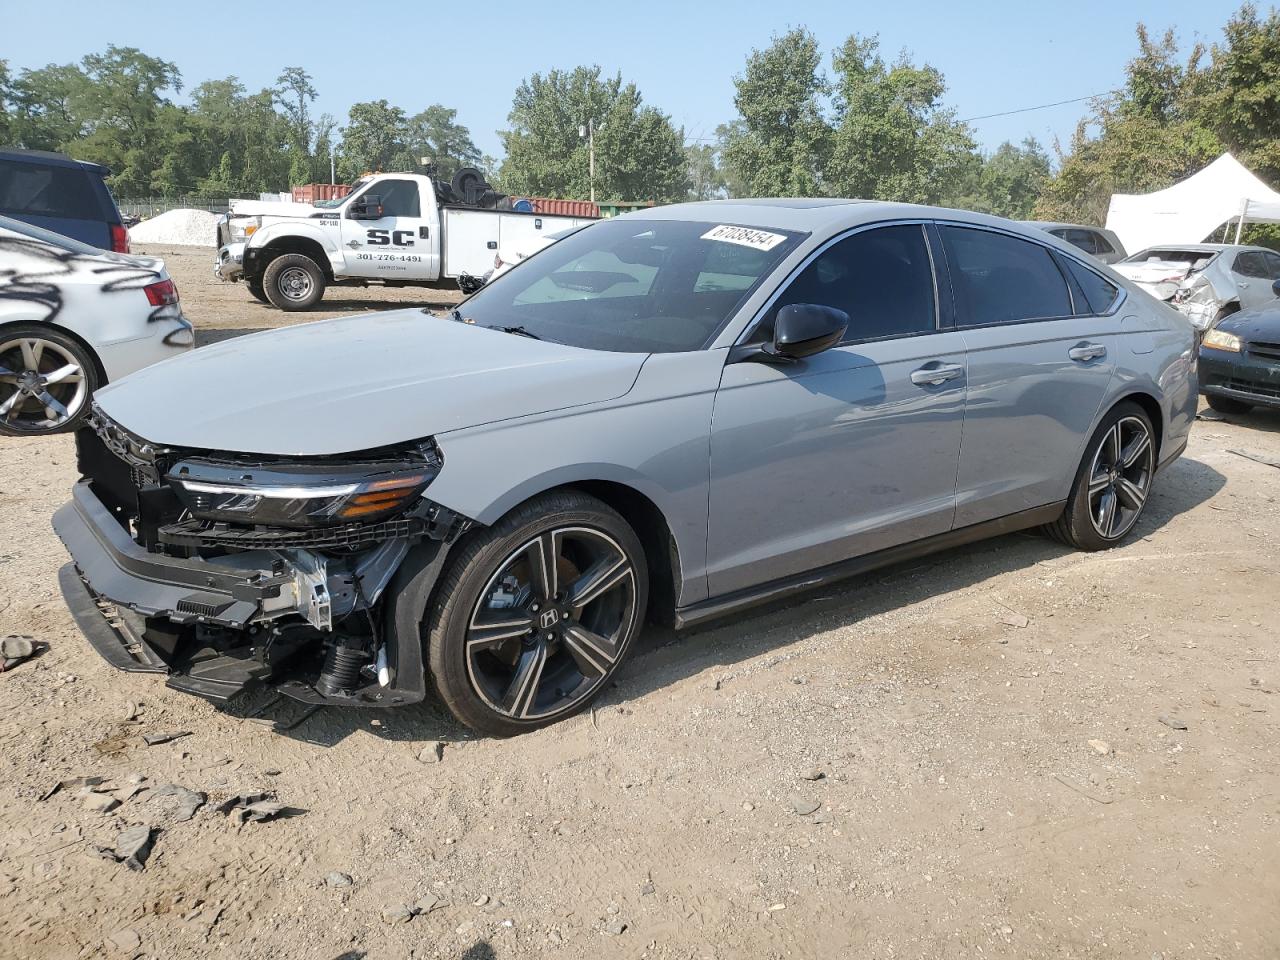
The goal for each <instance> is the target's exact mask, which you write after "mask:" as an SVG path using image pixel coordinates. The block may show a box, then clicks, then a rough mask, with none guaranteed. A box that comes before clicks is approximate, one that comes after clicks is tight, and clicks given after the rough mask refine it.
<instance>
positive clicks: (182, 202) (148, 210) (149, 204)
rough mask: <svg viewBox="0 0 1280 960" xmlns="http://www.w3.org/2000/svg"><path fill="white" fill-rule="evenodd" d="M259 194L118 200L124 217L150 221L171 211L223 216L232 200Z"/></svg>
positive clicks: (249, 198) (247, 198)
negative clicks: (207, 212) (199, 211)
mask: <svg viewBox="0 0 1280 960" xmlns="http://www.w3.org/2000/svg"><path fill="white" fill-rule="evenodd" d="M257 199H259V198H258V196H257V194H255V195H253V196H251V197H250V196H240V197H192V196H182V197H138V198H135V199H117V200H116V206H118V207H119V208H120V215H121V216H122V217H136V218H137V219H139V220H150V219H151V218H152V217H156V216H159V215H160V214H162V213H167V212H168V211H170V210H207V211H209V213H217V214H223V213H226V212H227V206H228V205H229V204H230V203H231V201H232V200H257Z"/></svg>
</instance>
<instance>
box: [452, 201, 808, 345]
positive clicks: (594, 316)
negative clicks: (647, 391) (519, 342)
mask: <svg viewBox="0 0 1280 960" xmlns="http://www.w3.org/2000/svg"><path fill="white" fill-rule="evenodd" d="M801 236H802V234H797V233H789V232H786V231H782V230H773V229H768V230H766V229H764V228H760V227H742V226H737V225H731V224H716V223H700V222H692V221H688V220H638V219H636V220H633V219H629V218H622V219H618V220H602V221H600V222H598V223H594V224H592V225H591V226H589V227H587V228H585V229H583V230H581V231H578V232H577V233H574V234H573V235H571V236H568V237H565V238H564V239H563V240H560V241H559V242H557V243H554V244H552V245H551V246H549V247H547V248H546V249H545V250H542V251H540V252H539V253H538V255H537V256H536V257H533V258H531V259H530V260H528V261H526V262H525V263H523V264H522V265H521V267H520V269H519V270H512V271H511V272H509V273H506V274H503V275H502V276H500V277H498V278H497V279H495V280H493V281H492V282H491V283H490V284H488V285H487V286H485V287H483V288H481V289H480V290H479V291H478V292H477V293H476V294H475V295H474V296H472V297H471V299H469V300H467V301H466V302H465V303H464V304H463V305H462V306H461V307H460V311H459V312H460V315H461V317H462V318H463V319H464V320H465V321H466V322H468V323H475V324H478V325H481V326H486V327H496V328H499V329H511V328H516V327H518V328H520V332H521V333H525V334H528V335H531V336H535V337H538V338H539V339H542V340H554V341H556V342H557V343H566V344H569V345H571V346H575V347H586V348H588V349H592V350H611V351H619V352H636V353H677V352H681V351H686V350H698V349H700V348H702V347H704V346H705V345H706V344H707V343H708V342H710V340H711V339H712V337H714V336H715V334H716V333H717V332H719V330H720V328H721V327H722V326H723V325H724V323H725V321H727V320H728V319H729V318H730V317H731V316H732V315H733V313H734V311H736V310H737V308H738V306H739V305H740V304H741V303H742V302H743V301H744V300H745V299H746V298H747V296H748V295H749V294H750V293H751V291H753V290H754V289H755V288H756V286H757V285H758V284H759V283H760V281H761V280H763V279H764V278H765V277H766V276H767V275H768V274H769V273H770V272H771V271H772V270H773V269H774V267H776V266H777V265H778V263H780V262H781V260H782V258H783V257H784V256H786V254H787V253H788V252H789V251H790V250H792V249H793V248H794V247H795V245H796V244H797V243H798V242H799V241H800V239H801Z"/></svg>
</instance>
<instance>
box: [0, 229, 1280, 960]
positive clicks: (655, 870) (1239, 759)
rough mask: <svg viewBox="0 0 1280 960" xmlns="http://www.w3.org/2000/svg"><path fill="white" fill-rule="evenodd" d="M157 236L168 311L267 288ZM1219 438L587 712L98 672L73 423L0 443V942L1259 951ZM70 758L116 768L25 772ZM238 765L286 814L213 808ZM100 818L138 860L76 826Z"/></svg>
mask: <svg viewBox="0 0 1280 960" xmlns="http://www.w3.org/2000/svg"><path fill="white" fill-rule="evenodd" d="M169 261H170V264H171V267H172V269H173V272H174V274H175V276H176V277H177V279H178V283H179V287H180V289H181V292H182V296H183V300H184V303H186V305H187V311H188V313H189V315H191V316H192V318H193V319H194V320H195V321H196V323H197V324H198V326H199V327H200V330H201V335H202V340H207V339H209V338H210V336H211V335H213V336H219V335H221V336H225V335H227V334H226V331H243V330H248V329H257V328H259V327H267V326H271V325H274V324H275V323H277V322H279V321H281V320H282V319H284V318H283V316H282V315H281V314H280V313H278V312H277V311H274V310H270V309H268V308H265V307H261V306H259V305H258V304H256V303H254V302H252V301H251V300H250V299H249V296H248V293H247V292H246V291H244V290H243V288H239V287H236V288H228V287H224V286H221V285H217V284H216V282H215V281H214V280H213V279H212V277H211V276H209V275H208V255H207V254H206V253H204V252H203V251H200V252H192V251H181V254H180V255H178V256H173V255H170V256H169ZM378 293H379V294H380V293H381V292H380V291H379V292H378ZM421 299H422V298H421V296H420V295H419V294H417V292H416V291H403V292H397V293H396V300H397V302H401V301H411V302H420V301H421ZM340 302H341V306H342V309H343V310H350V309H358V308H359V306H361V305H368V304H371V303H376V305H377V306H385V305H386V303H385V302H383V301H375V300H373V299H371V298H370V295H369V293H367V292H363V293H362V292H355V291H353V292H349V293H345V294H343V295H342V300H341V301H340ZM291 319H292V318H291ZM1233 450H1236V451H1244V452H1246V453H1254V454H1259V455H1262V456H1266V457H1270V458H1273V459H1280V416H1277V415H1272V414H1255V415H1251V416H1248V417H1242V418H1238V419H1234V420H1233V421H1232V422H1223V421H1220V420H1214V421H1203V422H1198V423H1197V424H1196V427H1195V431H1194V434H1193V436H1192V440H1191V444H1190V447H1189V449H1188V450H1187V453H1186V455H1185V456H1184V457H1183V458H1182V459H1181V460H1180V461H1178V462H1177V463H1176V464H1175V465H1174V466H1173V467H1171V468H1170V469H1169V470H1168V471H1167V472H1166V473H1165V474H1163V475H1162V476H1161V477H1160V478H1159V480H1158V482H1157V484H1156V488H1155V493H1154V494H1153V499H1152V500H1151V502H1150V504H1149V508H1148V510H1147V513H1146V515H1145V517H1144V518H1143V520H1142V523H1141V524H1140V526H1139V528H1138V530H1137V531H1136V533H1135V535H1134V536H1133V537H1132V538H1131V540H1130V542H1128V543H1127V544H1126V545H1125V546H1123V547H1122V548H1120V549H1117V550H1114V551H1110V552H1107V553H1102V554H1080V553H1073V552H1070V551H1068V550H1066V549H1065V548H1063V547H1061V546H1058V545H1057V544H1055V543H1052V542H1050V541H1049V540H1046V539H1042V538H1040V537H1038V536H1034V535H1018V536H1009V537H1004V538H1001V539H998V540H992V541H988V542H985V543H981V544H977V545H975V546H971V547H966V548H964V549H960V550H955V551H952V552H949V553H946V554H941V555H938V556H935V557H932V558H929V559H927V560H925V561H918V562H915V563H913V564H909V565H905V566H899V567H896V568H893V569H890V570H886V571H883V572H881V573H878V574H874V575H870V576H868V577H865V578H863V579H861V580H856V581H852V582H850V583H848V584H845V585H842V586H838V587H835V588H830V589H826V590H823V591H821V592H819V593H815V594H812V595H810V596H808V597H806V598H803V599H801V600H799V601H797V602H794V603H791V604H788V605H785V606H779V607H775V608H771V609H766V610H764V611H762V612H755V613H752V614H750V615H748V616H744V617H742V618H740V619H737V620H734V621H730V622H728V623H725V624H722V625H720V626H717V627H713V628H711V629H705V630H701V631H698V632H692V633H687V634H682V635H674V634H671V633H668V632H664V631H658V630H651V631H650V632H649V633H647V634H646V635H645V636H644V637H643V638H642V641H641V643H640V644H639V645H638V648H637V649H635V650H634V651H633V656H632V658H631V659H630V662H629V663H628V664H627V665H626V667H625V668H624V669H623V671H622V673H621V675H620V677H619V679H618V682H617V684H616V686H615V687H614V688H613V689H612V690H610V691H609V692H608V694H607V695H606V696H605V697H604V698H603V700H602V701H600V703H599V706H598V708H597V709H596V710H594V711H593V712H592V713H591V714H589V715H584V716H580V717H577V718H574V719H571V720H569V721H567V722H564V723H561V724H558V725H556V726H553V727H551V728H549V729H547V730H544V731H541V732H538V733H534V734H531V735H528V736H524V737H521V738H519V739H516V740H507V741H500V740H486V739H477V738H474V737H472V736H470V735H468V733H467V732H466V731H465V730H464V729H462V728H460V727H459V726H458V725H457V724H455V723H453V722H452V721H451V720H450V719H449V718H448V716H447V714H446V713H445V712H444V710H443V709H442V708H440V707H439V706H437V705H436V704H434V703H433V702H428V703H426V704H424V705H421V706H419V707H414V708H409V709H404V710H401V711H398V712H397V711H389V712H377V711H372V710H359V711H340V710H334V709H329V710H326V711H323V712H321V713H319V714H316V715H314V716H312V717H310V718H308V719H305V720H304V721H303V722H302V723H300V724H299V725H298V726H296V727H295V728H293V729H291V730H288V731H284V732H274V731H273V729H272V728H271V727H270V726H267V725H264V724H263V723H262V722H261V721H262V720H264V719H265V720H271V719H277V720H280V721H282V722H283V723H284V724H287V723H288V722H290V721H291V720H294V719H296V718H297V717H298V716H299V714H300V710H299V709H298V708H296V707H291V706H276V707H270V708H268V709H267V710H266V711H265V714H264V716H263V717H257V718H254V717H250V716H248V714H250V713H252V712H254V710H255V709H256V708H259V707H261V706H262V704H263V703H264V702H265V700H260V701H253V702H251V703H249V704H242V705H237V706H236V708H235V709H234V710H228V711H220V710H217V709H215V708H214V707H212V706H210V705H208V704H206V703H204V702H203V701H200V700H197V699H194V698H191V697H188V696H184V695H180V694H177V693H175V692H172V691H168V690H166V689H165V688H164V686H163V684H162V682H160V681H159V680H158V679H157V678H155V677H151V676H146V675H139V674H122V673H118V672H115V671H114V670H112V669H111V668H109V667H108V666H107V665H106V664H105V663H104V662H103V661H102V660H101V659H100V658H99V657H98V656H97V655H96V654H95V653H93V652H92V650H91V649H90V648H89V646H88V644H87V643H86V641H84V640H83V639H82V638H81V636H80V635H79V634H78V633H77V631H76V629H75V627H74V626H73V624H72V621H71V619H70V617H69V616H68V614H67V612H66V611H65V609H64V608H63V604H62V601H61V599H60V597H59V595H58V590H57V584H56V579H55V574H56V572H57V569H58V567H59V566H60V565H61V564H63V563H64V562H65V561H66V556H65V554H64V552H63V549H62V547H61V545H60V544H59V542H58V540H57V538H56V537H55V536H54V534H53V532H52V531H51V530H50V527H49V518H50V515H51V514H52V512H53V510H54V509H55V508H56V507H57V506H58V505H59V504H60V503H61V502H63V501H64V500H65V498H66V496H67V489H68V487H69V486H70V484H71V483H72V481H73V479H74V475H75V469H74V458H73V450H72V444H71V441H70V440H69V439H68V438H65V437H64V438H57V439H53V440H41V441H13V440H5V441H0V492H2V499H0V634H5V633H26V634H32V635H34V636H35V637H36V638H37V639H39V640H42V641H44V642H46V643H48V645H49V649H48V651H47V652H46V653H45V654H44V655H43V656H41V657H40V658H39V659H37V660H35V661H32V662H28V663H25V664H23V665H21V666H19V667H17V668H16V669H15V670H13V671H12V672H9V673H6V674H4V675H3V676H0V709H2V710H3V715H4V717H5V723H4V724H3V727H0V789H2V791H3V792H2V793H0V796H2V797H3V803H2V804H0V956H3V957H21V958H25V960H36V958H75V957H111V958H117V957H148V958H164V960H168V958H197V957H199V958H205V957H213V958H227V960H232V958H236V960H239V958H265V957H272V958H295V957H296V958H320V960H338V958H343V960H354V958H365V957H367V958H370V960H381V958H404V957H449V958H457V957H463V958H468V960H484V958H524V957H556V958H562V957H563V958H571V960H576V958H598V957H607V958H613V957H622V958H642V957H643V958H702V957H709V958H722V960H726V958H783V957H796V958H802V957H821V958H859V960H863V958H924V957H928V958H933V957H939V958H962V957H964V958H1004V957H1009V958H1015V957H1016V958H1055V960H1057V958H1112V957H1114V958H1139V960H1147V958H1155V960H1172V958H1179V960H1181V958H1215V957H1220V958H1259V960H1262V958H1275V957H1277V956H1280V763H1278V760H1280V699H1277V690H1280V666H1278V665H1277V664H1278V663H1280V640H1278V638H1277V617H1276V613H1275V598H1276V596H1277V594H1278V593H1280V574H1278V573H1277V570H1278V569H1280V567H1278V562H1280V507H1278V506H1277V502H1276V495H1277V481H1280V470H1277V469H1276V468H1275V467H1273V466H1268V465H1265V464H1263V463H1259V462H1256V461H1254V460H1250V459H1247V458H1245V457H1243V456H1240V455H1238V454H1236V453H1232V452H1230V451H1233ZM1023 618H1025V620H1024V619H1023ZM1024 623H1025V625H1020V624H1024ZM131 717H132V719H130V718H131ZM1162 718H1163V719H1162ZM1184 725H1185V728H1186V729H1180V727H1182V726H1184ZM163 731H190V736H186V737H183V738H181V739H178V740H174V741H172V742H169V743H165V744H162V745H156V746H147V745H146V744H145V742H144V740H143V735H145V734H154V733H157V732H163ZM437 742H439V743H440V744H442V747H441V757H442V758H441V759H439V760H438V761H437V762H424V761H422V760H420V759H419V755H420V754H422V753H423V752H424V750H425V755H426V757H427V758H429V759H434V758H435V757H436V756H437V752H436V749H435V748H434V744H436V743H437ZM135 774H136V775H140V776H142V777H145V778H146V779H145V781H143V782H142V784H141V785H142V786H144V787H148V788H151V789H147V790H143V791H142V792H140V793H138V794H137V795H136V796H132V797H129V794H130V793H131V792H132V790H133V788H132V787H131V786H130V780H129V778H130V776H131V775H135ZM80 776H100V777H104V778H108V781H107V782H106V783H104V784H103V785H102V788H115V794H114V796H115V798H117V799H122V798H126V797H129V798H128V799H125V800H124V802H123V803H122V804H121V805H120V806H118V807H116V808H115V809H114V810H111V811H109V812H107V813H98V812H93V811H92V810H90V809H89V808H88V806H87V803H90V802H94V801H93V800H92V798H85V797H83V796H81V795H80V794H79V791H78V790H77V788H76V787H75V786H74V785H71V786H68V787H66V788H63V789H61V790H59V791H58V792H56V793H54V794H53V795H52V796H49V797H47V799H41V798H42V797H44V796H45V795H46V794H47V792H48V791H49V789H50V788H51V787H52V786H53V785H54V784H56V783H58V782H59V781H62V780H65V779H68V778H72V777H80ZM815 777H816V779H814V778H815ZM170 783H174V784H179V785H181V786H184V787H188V788H190V789H192V790H196V791H201V792H204V793H206V794H207V795H208V802H207V803H206V804H205V805H204V806H202V807H200V808H199V809H198V810H197V811H196V813H195V814H194V816H193V817H192V818H191V819H190V820H186V821H180V820H177V819H176V818H175V817H174V816H173V814H172V811H171V808H170V807H169V806H167V804H170V803H171V801H165V800H163V799H158V798H153V797H152V794H153V793H155V792H157V791H156V790H155V789H154V788H156V787H158V786H160V785H165V784H170ZM254 790H269V791H273V792H274V793H275V794H276V796H277V798H278V799H279V800H280V801H281V802H283V803H285V804H287V805H288V806H289V807H290V808H292V809H291V811H290V813H291V815H290V816H288V817H286V818H283V819H277V820H273V821H269V822H262V823H254V822H249V823H245V824H243V825H239V824H238V823H237V821H236V819H235V818H233V817H231V816H227V815H225V814H223V813H221V812H219V811H218V810H217V809H215V804H216V803H218V802H219V801H221V800H223V799H225V798H227V797H229V796H232V795H234V794H236V793H240V792H243V791H254ZM97 796H98V797H99V800H98V801H97V802H99V803H101V802H102V800H101V797H103V796H110V795H104V794H99V795H97ZM135 822H144V823H148V824H151V825H152V826H155V827H157V828H159V833H158V834H157V835H156V838H155V845H154V851H153V853H152V854H151V857H150V860H149V861H148V862H147V863H146V867H145V870H143V871H141V872H134V871H131V870H128V869H126V867H125V866H123V865H119V864H116V863H114V862H110V861H108V860H105V859H102V858H100V857H98V856H96V855H95V854H94V853H93V848H94V847H97V846H107V847H110V846H112V845H113V844H114V842H115V837H116V835H117V833H118V832H119V831H120V830H121V829H122V827H124V826H126V825H128V824H131V823H135ZM334 873H342V874H346V875H348V876H349V877H350V883H349V884H347V885H344V884H346V881H345V880H344V879H342V878H338V877H334V878H332V881H330V879H329V877H330V875H331V874H334ZM400 905H420V906H422V907H424V908H425V907H430V909H426V910H424V912H422V913H420V914H419V915H417V916H416V917H414V918H412V919H409V920H396V919H394V918H392V919H391V920H387V919H384V918H383V913H384V911H386V910H388V909H391V910H393V911H394V909H395V908H397V907H399V906H400Z"/></svg>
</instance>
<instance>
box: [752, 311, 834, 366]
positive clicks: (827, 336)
mask: <svg viewBox="0 0 1280 960" xmlns="http://www.w3.org/2000/svg"><path fill="white" fill-rule="evenodd" d="M847 329H849V315H848V314H847V313H845V312H844V311H843V310H837V309H835V308H834V307H824V306H820V305H819V304H816V303H792V304H788V305H787V306H785V307H783V308H782V309H781V310H779V311H778V316H777V317H776V318H775V319H774V321H773V348H772V350H771V351H770V352H771V353H773V354H774V355H775V356H779V357H785V358H786V359H788V360H800V359H802V358H804V357H812V356H813V355H814V354H815V353H821V352H822V351H823V350H827V349H829V348H831V347H834V346H835V345H836V344H837V343H839V342H840V340H841V339H842V338H843V337H844V332H845V331H846V330H847Z"/></svg>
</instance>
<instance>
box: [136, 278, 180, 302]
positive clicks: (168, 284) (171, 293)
mask: <svg viewBox="0 0 1280 960" xmlns="http://www.w3.org/2000/svg"><path fill="white" fill-rule="evenodd" d="M142 289H143V290H144V291H145V292H146V294H147V300H148V301H149V302H150V303H151V305H152V306H153V307H167V306H171V305H172V304H175V303H177V302H178V288H177V287H175V286H174V285H173V281H172V280H160V281H158V282H156V283H149V284H147V285H146V286H145V287H143V288H142Z"/></svg>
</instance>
